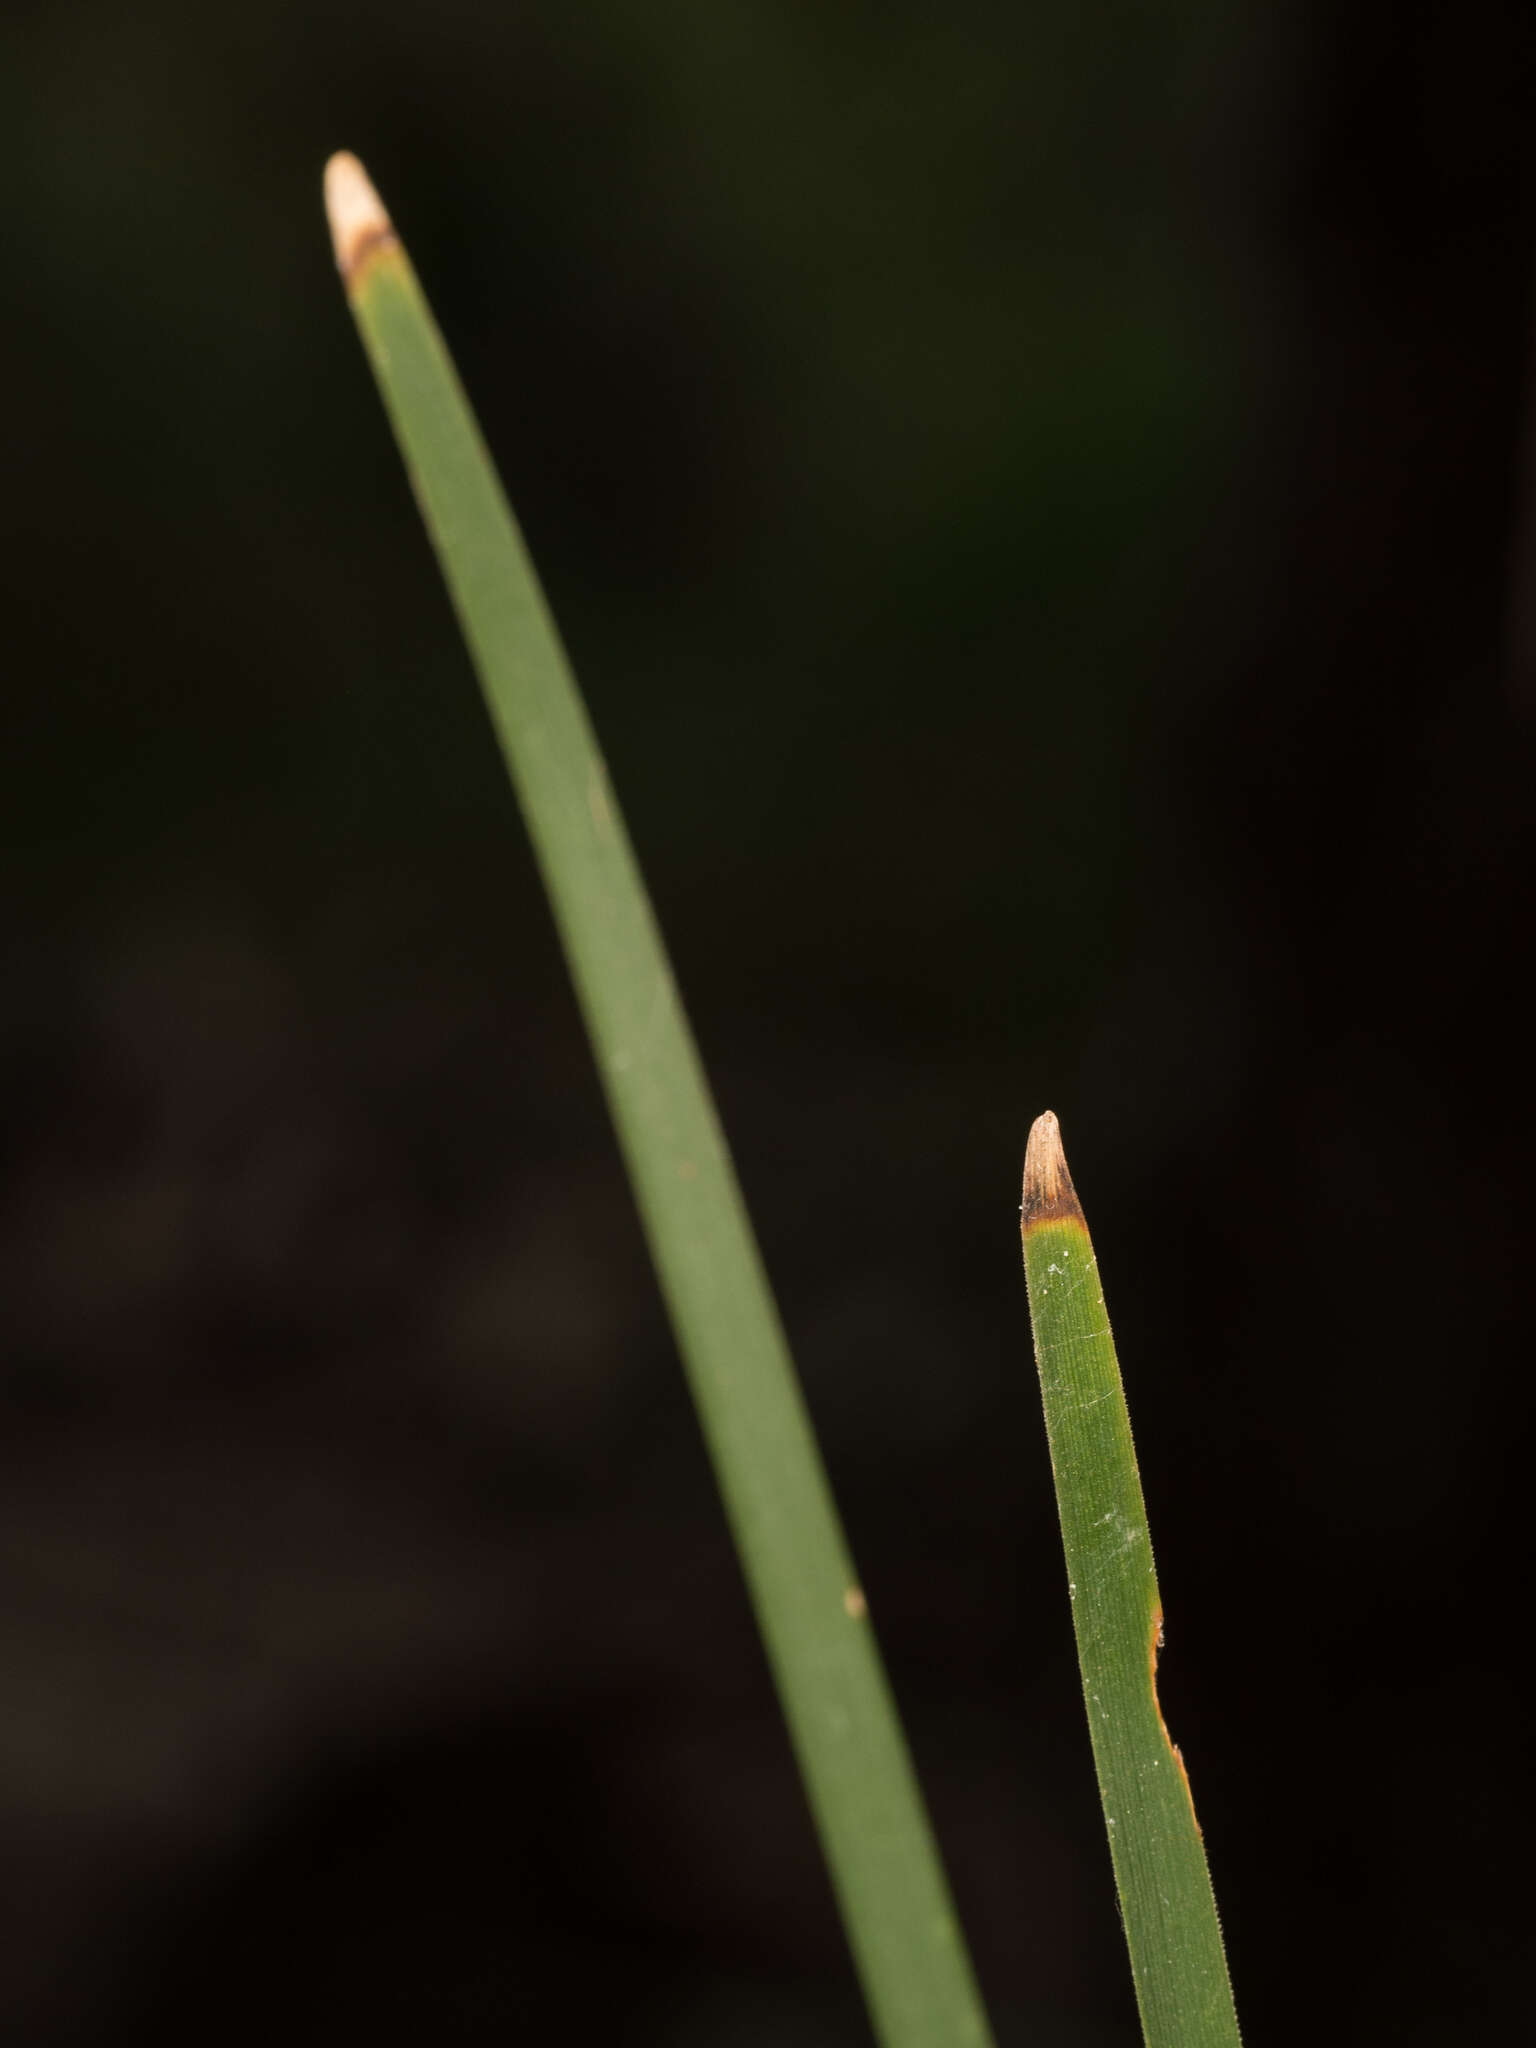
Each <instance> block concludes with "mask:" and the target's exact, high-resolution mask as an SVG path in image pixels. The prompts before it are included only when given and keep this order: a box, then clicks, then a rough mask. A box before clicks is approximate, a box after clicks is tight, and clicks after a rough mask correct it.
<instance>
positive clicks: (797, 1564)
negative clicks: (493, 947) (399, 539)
mask: <svg viewBox="0 0 1536 2048" xmlns="http://www.w3.org/2000/svg"><path fill="white" fill-rule="evenodd" d="M326 201H327V209H328V212H329V215H330V220H331V228H332V235H333V239H334V242H335V245H336V257H337V264H338V267H339V269H340V271H341V274H342V278H343V280H344V282H345V284H346V288H347V296H348V299H349V300H350V302H351V306H352V310H353V313H354V314H355V316H356V318H357V323H358V327H359V329H360V330H361V333H362V338H363V342H364V345H365V347H366V349H367V352H368V356H369V358H370V360H371V362H372V365H373V369H374V373H375V375H376V377H377V379H378V383H379V388H380V391H381V393H382V395H383V399H384V403H385V406H386V408H387V410H388V413H389V417H390V420H391V422H392V424H393V426H394V430H395V435H396V438H397V440H398V441H399V444H400V448H401V451H402V453H403V455H404V457H405V462H406V466H407V468H408V470H409V472H410V476H411V480H412V483H413V485H414V487H415V491H416V497H417V502H418V503H419V505H420V507H421V511H422V516H423V518H424V519H425V521H426V525H427V528H428V531H429V533H430V534H431V537H432V541H433V545H434V546H435V548H436V550H437V555H438V560H439V563H440V565H441V567H442V570H443V574H444V576H445V578H446V580H447V584H448V588H449V592H450V594H451V596H452V599H453V603H454V606H455V609H456V610H457V613H458V617H459V623H460V625H461V627H462V628H463V632H464V637H465V639H466V641H467V642H468V645H469V650H470V654H471V656H472V658H473V661H474V665H475V668H476V670H477V671H478V674H479V677H480V682H481V684H482V687H483V689H484V692H485V698H486V702H487V705H488V707H489V709H490V714H491V718H492V722H493V724H494V726H495V729H496V732H497V735H498V737H499V739H500V742H501V748H502V752H503V754H504V756H505V758H506V763H507V768H508V770H509V772H510V775H511V778H512V782H513V785H514V787H515V789H516V791H517V795H518V798H519V801H520V803H521V806H522V811H523V816H524V819H525V821H526V823H527V827H528V832H529V836H530V838H531V840H532V842H533V848H534V853H535V855H536V857H537V859H538V862H539V866H540V869H541V871H542V874H543V878H544V883H545V886H546V888H547V890H548V893H549V898H550V902H551V905H552V907H553V910H554V915H555V920H556V923H557V925H558V927H559V931H560V935H561V939H562V941H563V943H564V946H565V951H566V957H567V959H568V961H569V964H570V969H571V974H572V977H573V979H574V982H575V985H576V991H577V995H578V998H579V1001H580V1003H581V1007H582V1011H583V1014H584V1016H585V1019H586V1025H587V1030H588V1032H589V1033H590V1036H591V1039H592V1045H593V1049H594V1052H595V1055H596V1059H597V1064H598V1068H599V1071H600V1073H601V1076H602V1081H603V1086H604V1089H605V1091H606V1093H607V1097H608V1102H609V1106H610V1108H611V1110H612V1113H613V1119H614V1122H615V1124H616V1126H617V1128H618V1134H619V1140H620V1144H621V1146H622V1148H623V1152H624V1157H625V1160H626V1162H627V1164H628V1168H629V1174H630V1178H631V1181H632V1183H633V1185H634V1190H635V1196H636V1200H637V1203H638V1206H639V1210H640V1215H641V1219H642V1222H643V1224H644V1227H645V1231H646V1235H647V1238H648V1240H649V1244H650V1249H651V1254H652V1257H653V1258H654V1260H655V1264H656V1269H657V1273H658V1275H659V1277H660V1281H661V1286H662V1290H663V1293H664V1294H665V1297H666V1301H667V1305H668V1308H669V1310H670V1313H671V1318H672V1324H673V1328H674V1330H675V1332H676V1335H677V1341H678V1346H679V1349H680V1351H681V1353H682V1356H683V1361H684V1365H685V1367H686V1370H687V1374H688V1378H689V1382H690V1385H691V1387H692V1391H693V1396H694V1400H695V1403H696V1405H697V1408H698V1412H699V1416H700V1420H701V1423H702V1425H703V1431H704V1436H705V1439H706V1441H707V1444H708V1447H709V1451H710V1455H711V1457H712V1459H713V1462H714V1468H715V1472H716V1475H717V1478H718V1480H719V1484H720V1490H721V1493H722V1495H723V1497H724V1501H725V1506H726V1511H727V1514H728V1516H729V1519H730V1522H731V1526H732V1529H733V1531H734V1534H735V1538H736V1544H737V1548H738V1551H739V1554H740V1557H741V1562H742V1566H743V1570H744V1572H745V1576H746V1580H747V1585H748V1588H749V1591H750V1594H751V1597H752V1601H753V1604H754V1606H755V1609H756V1613H757V1617H758V1621H759V1624H760V1626H761V1629H762V1633H763V1637H764V1640H765V1642H766V1645H767V1649H768V1655H769V1660H770V1662H771V1664H772V1667H773V1671H774V1675H775V1678H776V1681H777V1684H778V1688H779V1696H780V1699H781V1701H782V1703H783V1707H784V1712H785V1716H786V1719H787V1721H788V1723H789V1729H790V1735H791V1739H792V1741H793V1744H794V1748H795V1753H796V1756H797V1759H798V1762H799V1766H800V1771H801V1775H802V1777H803V1779H804V1782H805V1785H806V1788H807V1792H808V1795H809V1798H810V1803H811V1807H812V1811H813V1813H814V1815H815V1819H816V1823H817V1827H818V1831H819V1833H820V1837H821V1841H822V1846H823V1849H824V1851H825V1854H826V1857H827V1862H828V1865H829V1867H830V1870H831V1872H832V1878H833V1884H834V1888H835V1890H836V1893H837V1897H838V1901H839V1904H840V1907H841V1910H842V1914H843V1920H844V1925H845V1926H846V1928H847V1931H848V1937H849V1941H850V1944H851V1946H852V1949H853V1954H854V1959H855V1962H856V1964H857V1967H858V1970H859V1974H860V1978H861V1980H862V1983H863V1988H864V1993H865V1997H866V1999H867V2001H868V2004H869V2008H870V2012H871V2015H872V2017H873V2020H874V2023H875V2029H876V2032H877V2034H878V2036H879V2038H880V2040H881V2042H882V2043H883V2044H885V2048H984V2044H986V2043H988V2042H989V2040H990V2035H989V2032H988V2028H987V2022H986V2018H985V2015H984V2013H983V2010H982V2007H981V2003H980V1999H979V1997H978V1994H977V1991H976V1987H975V1983H974V1981H973V1978H972V1974H971V1967H970V1963H969V1961H968V1958H967V1955H966V1951H965V1946H964V1942H963V1940H962V1937H961V1934H960V1931H959V1928H958V1925H957V1923H956V1919H955V1915H954V1911H953V1907H952V1905H951V1901H950V1896H949V1891H948V1888H947V1885H946V1883H945V1879H944V1874H943V1871H942V1868H941V1866H940V1863H939V1858H938V1854H937V1851H936V1849H935V1846H934V1843H933V1840H932V1836H931V1832H930V1829H929V1825H928V1821H927V1818H926V1816H925V1814H924V1811H923V1806H922V1801H921V1796H920V1794H919V1792H918V1789H917V1784H916V1780H915V1777H914V1775H913V1771H912V1766H911V1762H910V1759H909V1757H908V1753H907V1748H906V1744H905V1741H904V1739H903V1736H902V1732H901V1728H900V1725H899V1723H898V1720H897V1717H896V1712H895V1708H894V1706H893V1703H892V1700H891V1696H890V1692H889V1689H888V1687H887V1684H886V1679H885V1675H884V1672H883V1670H882V1667H881V1664H880V1659H879V1654H878V1652H877V1650H876V1647H875V1642H874V1637H873V1634H872V1632H871V1628H870V1622H869V1617H868V1615H867V1613H866V1610H865V1602H864V1596H863V1593H862V1592H861V1591H860V1589H859V1585H858V1581H857V1578H856V1577H855V1574H854V1569H853V1565H852V1563H851V1561H850V1558H849V1554H848V1549H847V1545H846V1544H845V1542H844V1539H843V1533H842V1529H841V1527H840V1526H839V1522H838V1517H837V1512H836V1509H835V1507H834V1505H833V1501H832V1496H831V1493H830V1490H829V1488H828V1485H827V1480H826V1475H825V1472H824V1470H823V1467H822V1463H821V1459H820V1455H819V1453H818V1450H817V1447H816V1443H815V1439H814V1437H813V1435H812V1432H811V1427H810V1422H809V1419H808V1417H807V1414H806V1411H805V1407H804V1403H803V1401H802V1398H801V1394H800V1390H799V1386H798V1383H797V1381H796V1378H795V1373H794V1368H793V1366H792V1365H791V1363H790V1359H789V1354H788V1351H787V1348H786V1346H785V1342H784V1338H783V1334H782V1331H781V1329H780V1326H779V1320H778V1316H777V1313H776V1311H775V1308H774V1304H773V1300H772V1297H771V1295H770V1293H769V1290H768V1286H767V1282H766V1280H765V1277H764V1274H763V1271H762V1267H761V1263H760V1261H759V1258H758V1253H757V1249H756V1246H755V1244H754V1242H753V1238H752V1233H751V1228H750V1225H749V1223H748V1221H747V1217H746V1211H745V1208H744V1206H743V1203H742V1198H741V1194H740V1191H739V1188H738V1186H737V1182H736V1176H735V1172H734V1169H733V1167H732V1164H731V1160H730V1157H729V1154H728V1152H727V1150H726V1145H725V1140H724V1137H723V1135H722V1133H721V1130H720V1127H719V1124H718V1122H717V1120H716V1116H715V1112H714V1108H713V1105H712V1103H711V1100H710V1097H709V1092H708V1089H707V1086H706V1083H705V1080H704V1076H703V1072H702V1069H701V1067H700V1063H699V1059H698V1055H697V1053H696V1051H695V1048H694V1043H693V1039H692V1037H691V1034H690V1032H689V1029H688V1024H687V1021H686V1019H685V1017H684V1014H683V1009H682V1005H681V1003H680V1001H679V999H678V994H677V989H676V986H675V984H674V982H673V978H672V973H671V970H670V968H669V966H668V963H667V958H666V954H665V952H664V950H663V947H662V942H661V938H660V935H659V933H658V931H657V928H656V923H655V920H654V918H653V916H652V913H651V907H650V904H649V902H648V900H647V897H646V894H645V889H644V886H643V884H642V882H641V879H640V874H639V870H638V868H637V866H636V863H635V858H634V855H633V853H632V851H631V849H630V844H629V839H628V836H627V834H626V832H625V828H624V823H623V820H622V818H621V816H620V814H619V807H618V803H617V801H616V800H615V797H614V794H613V790H612V788H611V787H610V785H609V781H608V776H607V772H606V770H605V768H604V766H603V762H602V758H601V756H600V754H599V752H598V748H597V743H596V740H595V739H594V737H593V733H592V729H591V726H590V725H589V723H588V719H587V714H586V711H585V708H584V706H583V704H582V701H581V698H580V695H579V693H578V691H577V688H576V684H575V681H574V678H573V677H572V674H571V671H570V667H569V665H568V663H567V660H566V657H565V654H564V651H563V650H562V648H561V645H560V641H559V638H558V636H557V634H556V631H555V628H554V625H553V623H552V621H551V619H550V616H549V612H548V610H547V608H546V606H545V603H544V599H543V596H542V594H541V592H540V590H539V586H538V583H537V580H536V578H535V576H534V573H533V569H532V567H531V565H530V563H529V560H528V556H527V554H526V552H525V550H524V547H523V543H522V539H521V537H520V535H519V533H518V530H517V526H516V523H515V521H514V519H513V517H512V513H511V511H510V509H509V507H508V505H507V502H506V500H505V498H504V496H503V495H502V491H501V487H500V485H499V483H498V482H497V479H496V475H495V471H494V469H493V467H492V465H491V462H490V459H489V457H488V455H487V453H486V450H485V448H484V446H483V444H482V442H481V439H480V434H479V431H478V429H477V427H476V425H475V421H474V418H473V416H472V414H471V412H470V409H469V406H468V403H467V402H466V400H465V397H464V394H463V392H462V390H461V389H460V386H459V382H458V379H457V377H456V375H455V373H454V370H453V366H452V364H451V362H450V360H449V357H448V353H447V350H446V349H445V347H444V345H443V342H442V338H441V336H440V335H439V333H438V331H437V327H436V325H435V324H434V322H433V319H432V316H431V313H430V312H429V310H428V308H427V305H426V301H425V299H424V298H423V296H422V293H421V290H420V287H419V286H418V284H417V282H416V278H415V276H414V274H413V272H412V269H411V266H410V264H409V262H408V261H407V259H406V255H405V252H404V250H403V248H402V247H401V244H400V241H399V238H398V236H397V235H396V234H395V231H394V229H393V227H392V225H391V223H390V221H389V218H388V216H387V214H386V213H385V211H384V209H383V207H382V205H381V204H380V202H379V199H378V195H377V194H376V193H375V191H374V190H373V187H372V185H371V184H370V183H369V182H368V179H367V177H366V175H365V174H364V172H363V170H362V167H361V165H360V164H358V162H357V160H356V159H355V158H354V157H350V156H345V155H342V156H338V157H335V158H333V159H332V161H331V163H330V164H329V166H328V167H327V171H326ZM721 1796H722V1804H723V1805H724V1806H727V1807H728V1805H729V1799H730V1788H729V1787H728V1786H726V1787H722V1788H721ZM750 1847H751V1845H750V1844H743V1849H744V1851H745V1852H747V1853H750Z"/></svg>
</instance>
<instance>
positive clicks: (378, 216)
mask: <svg viewBox="0 0 1536 2048" xmlns="http://www.w3.org/2000/svg"><path fill="white" fill-rule="evenodd" d="M325 217H326V219H327V220H328V221H329V222H330V224H331V243H332V246H333V247H334V249H335V251H336V268H337V269H338V270H339V271H340V272H341V277H342V282H343V283H344V284H346V285H351V284H352V282H353V280H354V279H355V278H356V276H357V274H358V271H359V269H360V267H361V266H362V264H363V262H364V261H365V260H366V258H367V257H368V256H369V255H371V254H372V252H373V251H374V250H375V249H381V248H386V247H388V246H389V245H390V244H392V243H393V242H395V241H396V240H397V237H396V234H395V229H394V223H393V222H392V221H391V220H390V217H389V215H388V214H387V213H386V212H385V211H384V202H383V200H382V199H380V197H379V195H378V193H377V192H376V191H375V190H374V188H373V180H372V179H371V178H370V177H369V175H368V173H367V172H366V171H365V170H364V169H363V167H362V165H361V164H360V163H359V162H358V160H357V158H356V157H355V156H353V154H352V152H351V151H350V150H347V149H339V150H338V151H337V152H336V154H335V155H334V156H333V157H332V158H331V160H330V162H329V163H328V164H327V165H326V167H325Z"/></svg>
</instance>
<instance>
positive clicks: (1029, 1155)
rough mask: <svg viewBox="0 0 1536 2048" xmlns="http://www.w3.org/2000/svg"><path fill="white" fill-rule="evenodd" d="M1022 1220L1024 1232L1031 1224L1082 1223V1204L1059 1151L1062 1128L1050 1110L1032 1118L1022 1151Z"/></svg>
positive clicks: (1061, 1152) (1065, 1159)
mask: <svg viewBox="0 0 1536 2048" xmlns="http://www.w3.org/2000/svg"><path fill="white" fill-rule="evenodd" d="M1023 1217H1024V1225H1023V1227H1024V1229H1025V1230H1028V1229H1029V1227H1030V1225H1031V1224H1033V1223H1062V1222H1065V1221H1067V1220H1068V1219H1069V1218H1070V1219H1072V1220H1073V1221H1075V1222H1078V1223H1081V1222H1082V1221H1083V1210H1082V1204H1081V1203H1080V1202H1079V1201H1078V1199H1077V1190H1076V1188H1074V1187H1073V1185H1072V1176H1071V1174H1070V1173H1068V1171H1067V1155H1066V1153H1065V1152H1063V1151H1062V1149H1061V1125H1060V1124H1059V1123H1058V1122H1057V1121H1056V1112H1055V1111H1054V1110H1051V1109H1048V1110H1046V1112H1045V1114H1044V1115H1043V1116H1037V1117H1036V1118H1035V1121H1034V1123H1033V1124H1032V1126H1031V1127H1030V1133H1029V1143H1028V1145H1027V1146H1026V1147H1025V1150H1024V1208H1023Z"/></svg>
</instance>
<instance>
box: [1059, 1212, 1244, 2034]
mask: <svg viewBox="0 0 1536 2048" xmlns="http://www.w3.org/2000/svg"><path fill="white" fill-rule="evenodd" d="M1068 1187H1069V1188H1070V1183H1068ZM1073 1206H1075V1199H1074V1202H1073ZM1024 1270H1025V1274H1026V1276H1027V1279H1028V1282H1029V1305H1030V1317H1031V1320H1032V1322H1033V1324H1034V1333H1035V1359H1036V1363H1037V1364H1038V1366H1039V1369H1040V1389H1041V1394H1042V1397H1043V1400H1044V1404H1045V1423H1046V1431H1047V1434H1048V1436H1049V1439H1050V1447H1051V1469H1052V1472H1053V1474H1054V1476H1055V1482H1056V1503H1057V1509H1058V1512H1059V1514H1060V1517H1061V1533H1062V1544H1063V1548H1064V1550H1065V1552H1066V1560H1067V1585H1068V1591H1069V1593H1070V1595H1071V1600H1072V1621H1073V1626H1074V1629H1075V1630H1076V1634H1077V1654H1078V1663H1079V1666H1080V1668H1081V1671H1082V1678H1083V1699H1084V1704H1085V1705H1086V1707H1087V1711H1088V1726H1089V1730H1090V1733H1091V1735H1092V1739H1093V1758H1094V1765H1095V1768H1096V1769H1097V1772H1098V1780H1099V1794H1100V1797H1101V1799H1102V1800H1103V1804H1104V1822H1105V1827H1106V1829H1107V1831H1108V1834H1109V1845H1110V1854H1111V1857H1112V1860H1113V1863H1114V1871H1115V1884H1116V1887H1117V1889H1118V1891H1119V1894H1120V1910H1121V1917H1122V1919H1123V1922H1124V1926H1125V1936H1126V1942H1127V1945H1128V1946H1129V1949H1130V1954H1131V1968H1132V1972H1133V1975H1134V1977H1135V1982H1136V2000H1137V2005H1138V2008H1139V2010H1140V2013H1141V2023H1142V2033H1143V2036H1144V2038H1145V2041H1146V2043H1147V2048H1236V2044H1237V2042H1238V2029H1237V2015H1236V2013H1235V2011H1234V2008H1233V2003H1232V1991H1231V1986H1230V1984H1229V1982H1228V1978H1227V1966H1226V1958H1225V1955H1224V1953H1223V1950H1222V1942H1221V1930H1220V1928H1219V1926H1218V1924H1217V1919H1216V1902H1215V1898H1214V1896H1213V1894H1212V1891H1211V1881H1210V1876H1209V1873H1208V1871H1207V1868H1206V1860H1205V1847H1204V1844H1203V1842H1202V1841H1201V1838H1200V1830H1199V1827H1198V1825H1197V1823H1196V1820H1195V1812H1194V1806H1193V1804H1192V1802H1191V1798H1190V1792H1189V1785H1188V1781H1187V1780H1186V1778H1185V1775H1184V1767H1183V1763H1182V1761H1181V1760H1180V1758H1179V1755H1178V1752H1177V1750H1176V1749H1175V1748H1174V1747H1173V1744H1172V1743H1171V1741H1170V1740H1169V1737H1168V1732H1167V1730H1166V1729H1165V1727H1164V1726H1163V1721H1162V1716H1161V1714H1160V1713H1159V1711H1158V1704H1157V1690H1156V1682H1155V1668H1156V1652H1157V1648H1158V1646H1159V1644H1160V1641H1161V1621H1162V1604H1161V1601H1160V1599H1159V1597H1158V1590H1157V1574H1156V1572H1155V1570H1154V1569H1153V1564H1152V1545H1151V1539H1150V1537H1149V1535H1148V1531H1147V1512H1146V1507H1145V1505H1144V1503H1143V1501H1142V1495H1141V1479H1140V1475H1139V1474H1138V1472H1137V1469H1136V1453H1135V1449H1134V1446H1133V1444H1132V1442H1131V1423H1130V1416H1129V1414H1128V1412H1127V1410H1126V1405H1125V1394H1124V1391H1123V1389H1122V1387H1121V1383H1120V1367H1119V1364H1118V1362H1117V1360H1116V1357H1115V1345H1114V1339H1113V1337H1112V1336H1111V1334H1110V1328H1109V1315H1108V1311H1107V1310H1106V1308H1105V1305H1104V1290H1103V1286H1102V1283H1101V1281H1100V1278H1099V1268H1098V1261H1097V1259H1096V1258H1095V1257H1094V1251H1093V1244H1092V1241H1091V1239H1090V1238H1089V1235H1088V1230H1087V1226H1086V1225H1085V1224H1084V1223H1083V1222H1082V1221H1081V1219H1080V1218H1079V1217H1077V1216H1071V1215H1068V1216H1063V1217H1060V1218H1057V1219H1053V1220H1049V1221H1040V1222H1026V1224H1025V1226H1024Z"/></svg>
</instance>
